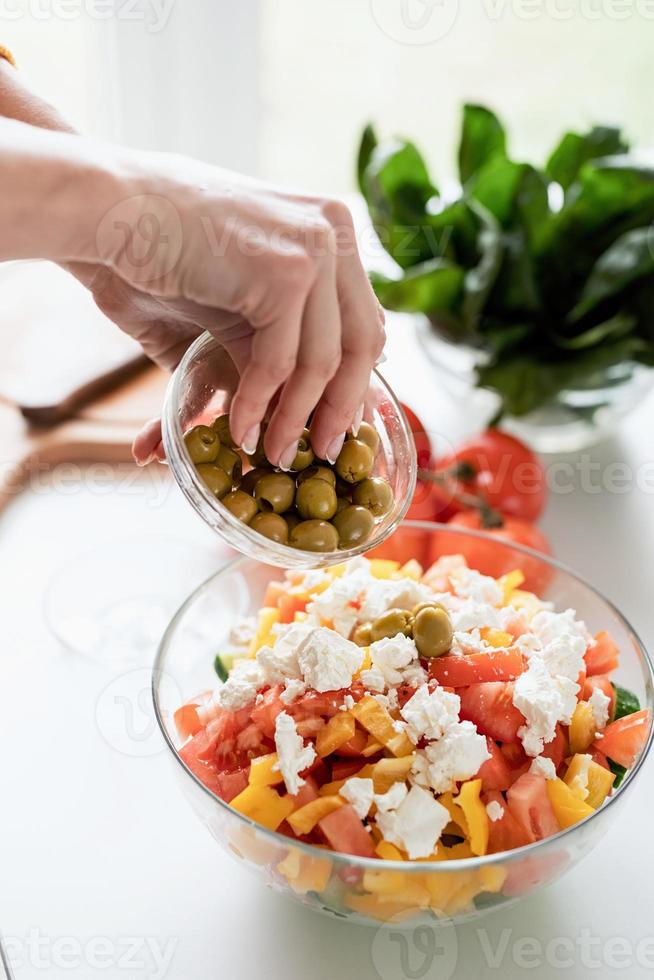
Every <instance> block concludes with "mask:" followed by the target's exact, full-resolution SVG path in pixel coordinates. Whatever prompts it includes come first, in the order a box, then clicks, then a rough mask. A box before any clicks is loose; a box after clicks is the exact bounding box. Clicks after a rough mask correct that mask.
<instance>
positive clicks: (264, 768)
mask: <svg viewBox="0 0 654 980" xmlns="http://www.w3.org/2000/svg"><path fill="white" fill-rule="evenodd" d="M277 761H278V760H277V753H276V752H271V753H270V754H269V755H260V756H259V758H258V759H253V760H252V762H251V763H250V774H249V776H248V782H249V784H250V786H277V785H278V784H279V783H281V782H283V780H284V777H283V776H282V774H281V772H279V771H277V770H276V771H274V772H273V766H275V765H277Z"/></svg>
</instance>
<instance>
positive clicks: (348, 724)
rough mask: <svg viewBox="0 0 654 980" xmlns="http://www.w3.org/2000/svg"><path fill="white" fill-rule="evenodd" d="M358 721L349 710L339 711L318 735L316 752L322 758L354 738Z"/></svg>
mask: <svg viewBox="0 0 654 980" xmlns="http://www.w3.org/2000/svg"><path fill="white" fill-rule="evenodd" d="M355 729H356V723H355V721H354V716H353V715H352V714H350V712H349V711H339V712H338V713H337V714H335V715H334V716H333V718H330V719H329V721H328V722H327V724H326V725H325V727H324V728H321V729H320V731H319V732H318V735H317V736H316V752H317V753H318V755H319V756H320V758H321V759H324V758H325V756H327V755H329V754H330V753H331V752H335V751H336V749H338V748H340V747H341V745H344V744H345V742H349V741H350V739H351V738H354V732H355Z"/></svg>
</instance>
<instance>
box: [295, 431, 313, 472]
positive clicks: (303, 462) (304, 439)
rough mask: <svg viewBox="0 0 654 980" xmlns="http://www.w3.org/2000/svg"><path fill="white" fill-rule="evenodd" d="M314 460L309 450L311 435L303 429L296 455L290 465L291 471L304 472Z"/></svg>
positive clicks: (310, 449) (311, 450)
mask: <svg viewBox="0 0 654 980" xmlns="http://www.w3.org/2000/svg"><path fill="white" fill-rule="evenodd" d="M315 458H316V457H315V455H314V452H313V449H312V448H311V433H310V432H309V430H308V429H305V430H304V432H303V433H302V435H301V436H300V438H299V441H298V444H297V453H296V454H295V459H294V460H293V462H292V463H291V469H292V470H295V471H296V472H297V471H298V470H306V468H307V467H308V466H311V464H312V463H313V461H314V459H315Z"/></svg>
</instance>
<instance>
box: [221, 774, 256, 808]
mask: <svg viewBox="0 0 654 980" xmlns="http://www.w3.org/2000/svg"><path fill="white" fill-rule="evenodd" d="M217 780H218V789H217V790H216V791H215V792H216V793H217V794H218V796H219V797H220V798H221V800H224V801H225V803H231V801H232V800H233V799H234V797H235V796H238V794H239V793H242V792H243V790H244V789H245V787H246V786H247V784H248V769H247V768H244V769H235V770H234V772H219V773H218V775H217Z"/></svg>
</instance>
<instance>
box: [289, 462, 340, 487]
mask: <svg viewBox="0 0 654 980" xmlns="http://www.w3.org/2000/svg"><path fill="white" fill-rule="evenodd" d="M313 479H316V480H326V481H327V483H330V484H331V485H332V486H333V487H335V486H336V474H335V473H334V471H333V470H330V469H329V467H328V466H310V467H309V468H308V469H306V470H302V472H301V473H300V475H299V476H298V478H297V485H298V487H299V486H300V484H301V483H304V481H305V480H313Z"/></svg>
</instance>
